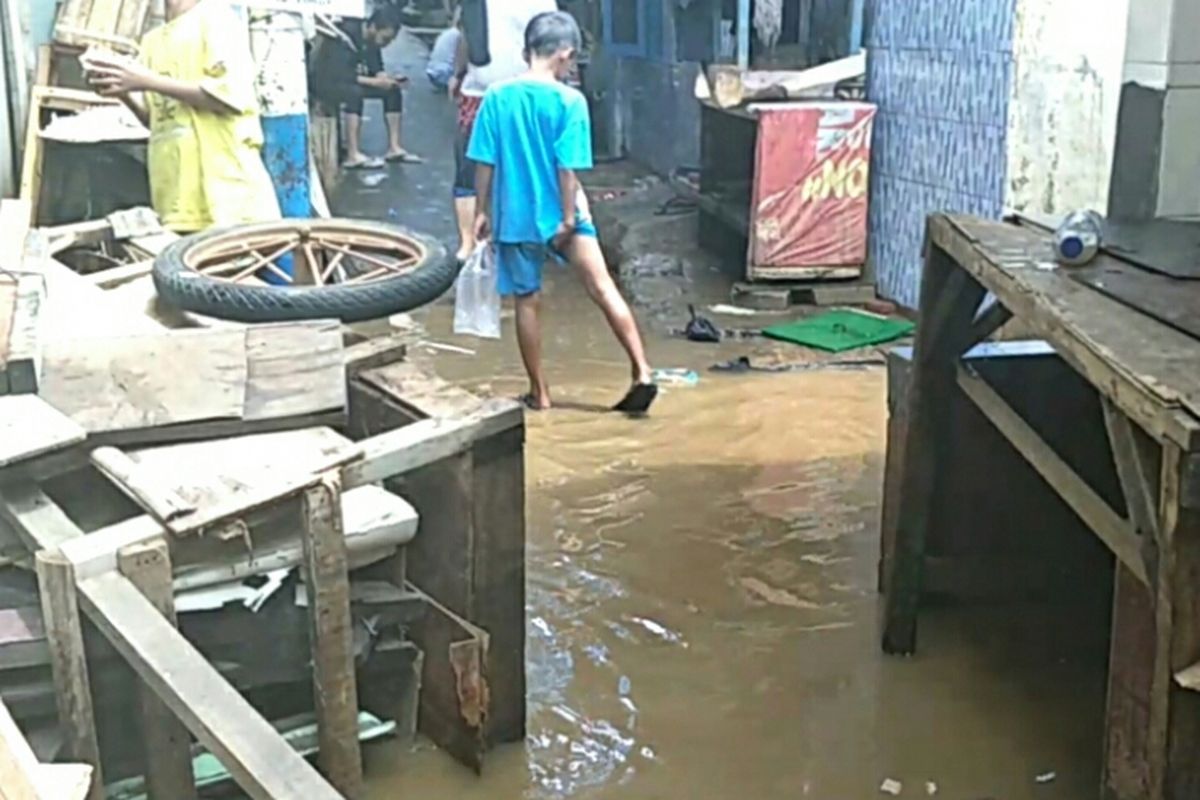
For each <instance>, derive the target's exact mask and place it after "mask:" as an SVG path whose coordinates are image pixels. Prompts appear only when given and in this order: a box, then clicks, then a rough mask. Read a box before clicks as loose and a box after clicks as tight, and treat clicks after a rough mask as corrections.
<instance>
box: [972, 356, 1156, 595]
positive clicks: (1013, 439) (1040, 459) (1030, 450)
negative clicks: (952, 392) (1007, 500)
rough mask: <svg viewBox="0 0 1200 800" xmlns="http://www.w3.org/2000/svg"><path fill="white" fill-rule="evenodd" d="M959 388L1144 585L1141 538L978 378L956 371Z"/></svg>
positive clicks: (1145, 579)
mask: <svg viewBox="0 0 1200 800" xmlns="http://www.w3.org/2000/svg"><path fill="white" fill-rule="evenodd" d="M958 385H959V387H960V388H961V389H962V390H963V393H964V394H966V396H967V397H968V398H970V400H971V401H972V402H973V403H974V404H975V406H976V407H977V408H978V409H979V410H980V411H981V412H982V413H983V415H984V416H985V417H987V418H988V420H989V421H990V422H991V423H992V424H993V425H995V426H996V429H997V430H999V431H1000V432H1001V433H1002V434H1004V437H1005V438H1006V439H1008V441H1009V442H1010V443H1011V444H1012V446H1013V447H1014V448H1016V450H1017V452H1018V453H1020V454H1021V455H1022V456H1024V457H1025V460H1026V461H1028V462H1029V464H1030V466H1032V467H1033V468H1034V469H1035V470H1037V472H1038V474H1039V475H1041V476H1042V477H1043V478H1044V479H1045V480H1046V482H1047V483H1048V484H1050V486H1051V487H1052V488H1053V489H1054V490H1055V491H1056V492H1057V493H1058V494H1059V495H1060V496H1061V497H1062V499H1063V500H1064V501H1065V502H1066V503H1067V505H1069V506H1070V507H1071V509H1072V510H1073V511H1074V512H1075V513H1076V514H1077V515H1078V516H1079V518H1080V519H1081V520H1083V522H1084V523H1085V524H1086V525H1087V526H1088V527H1089V528H1091V529H1092V531H1093V532H1094V533H1095V534H1096V536H1098V537H1099V538H1100V540H1101V541H1103V542H1104V544H1105V545H1106V546H1107V547H1108V549H1109V550H1111V551H1112V552H1113V554H1114V555H1115V556H1116V557H1117V558H1118V559H1119V560H1120V561H1121V563H1122V564H1124V565H1125V566H1126V567H1127V568H1128V569H1129V570H1130V572H1132V573H1133V574H1134V575H1135V576H1136V577H1137V578H1138V580H1141V581H1144V582H1146V581H1148V580H1149V579H1148V576H1147V571H1146V560H1145V557H1144V556H1143V555H1142V540H1141V539H1140V538H1139V537H1138V536H1137V533H1136V532H1135V530H1134V529H1133V528H1132V527H1131V526H1130V525H1129V524H1127V523H1126V522H1125V520H1123V519H1121V517H1120V516H1118V515H1117V513H1116V512H1115V511H1113V510H1112V508H1111V507H1110V506H1109V505H1108V503H1106V502H1104V500H1103V499H1102V498H1101V497H1100V496H1099V495H1098V494H1096V492H1095V491H1093V490H1092V488H1091V487H1090V486H1088V485H1087V483H1086V482H1085V481H1084V480H1083V479H1082V478H1080V477H1079V475H1077V474H1076V472H1075V470H1073V469H1072V468H1071V465H1069V464H1068V463H1067V462H1065V461H1063V460H1062V458H1060V457H1059V455H1058V454H1057V453H1055V452H1054V450H1052V449H1051V448H1050V446H1049V445H1048V444H1046V442H1045V441H1044V440H1043V439H1042V438H1041V437H1040V436H1038V434H1037V432H1036V431H1034V430H1033V428H1031V427H1030V426H1029V424H1028V423H1027V422H1025V420H1023V419H1021V417H1020V416H1019V415H1018V414H1017V412H1015V411H1013V410H1012V408H1011V407H1010V406H1009V405H1008V403H1006V402H1004V399H1003V398H1001V397H1000V395H998V394H997V393H996V391H995V390H994V389H992V388H991V387H990V386H988V385H987V383H985V382H984V381H983V379H982V378H980V377H979V376H977V375H974V374H972V373H969V372H967V371H966V370H965V369H962V368H960V369H959V371H958Z"/></svg>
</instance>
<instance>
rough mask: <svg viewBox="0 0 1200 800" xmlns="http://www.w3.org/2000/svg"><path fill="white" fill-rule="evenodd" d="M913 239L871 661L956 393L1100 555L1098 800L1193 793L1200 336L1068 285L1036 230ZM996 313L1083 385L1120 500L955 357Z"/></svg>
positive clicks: (1197, 745) (940, 232) (909, 633)
mask: <svg viewBox="0 0 1200 800" xmlns="http://www.w3.org/2000/svg"><path fill="white" fill-rule="evenodd" d="M927 240H928V251H927V255H926V262H925V270H924V276H923V283H922V287H921V300H920V312H921V319H920V324H919V326H918V329H917V339H916V344H915V351H914V356H913V369H912V376H911V381H912V383H911V386H910V389H909V394H908V413H909V418H908V431H907V435H906V437H905V441H904V446H903V455H902V457H901V459H900V462H901V463H900V464H899V469H900V476H899V485H900V492H899V496H898V498H897V508H898V511H897V519H896V531H895V545H894V553H893V555H892V558H891V559H890V563H889V564H886V565H885V574H884V575H883V576H882V577H883V583H884V584H885V585H886V586H887V587H888V594H887V601H886V606H885V619H884V631H883V648H884V650H885V651H887V652H889V653H896V654H908V653H912V652H913V651H914V650H915V648H916V643H917V638H916V636H917V612H918V602H919V598H920V594H921V590H922V585H923V580H924V575H923V570H924V563H925V550H926V537H927V534H928V532H929V529H930V527H931V520H932V519H933V512H934V508H935V506H936V505H937V504H938V503H940V502H941V501H942V497H941V493H942V492H943V487H944V486H945V485H946V482H947V477H946V475H945V473H944V471H943V466H944V465H945V464H946V463H947V457H948V454H949V453H950V452H951V448H953V447H955V446H956V445H957V446H963V443H956V442H952V441H951V440H950V437H949V435H948V432H949V428H948V426H947V425H946V424H944V421H945V419H946V415H947V412H948V409H949V407H950V403H951V402H952V399H953V397H954V396H955V394H956V393H957V392H961V393H962V394H963V395H965V396H966V397H967V398H968V399H969V400H970V401H971V402H972V403H973V404H974V405H975V406H976V407H977V408H978V409H979V411H980V412H982V414H983V416H984V417H986V418H987V419H988V420H989V421H990V422H991V423H992V425H994V426H995V428H996V429H997V430H998V431H999V432H1000V433H1001V434H1003V436H1004V438H1006V439H1007V440H1008V441H1009V442H1010V443H1011V444H1012V446H1013V447H1014V448H1015V449H1016V451H1017V452H1019V453H1020V454H1021V455H1022V456H1024V458H1025V459H1026V460H1027V461H1028V462H1029V463H1030V465H1031V466H1032V467H1033V468H1034V469H1035V470H1036V471H1037V472H1038V473H1039V474H1040V475H1041V477H1042V479H1043V480H1044V481H1045V482H1046V483H1047V484H1048V485H1049V486H1050V487H1051V488H1053V489H1054V491H1055V492H1056V493H1057V494H1058V495H1059V496H1060V497H1061V498H1062V500H1063V501H1064V502H1065V503H1066V504H1067V506H1069V507H1070V509H1071V510H1072V511H1074V513H1075V514H1076V515H1077V516H1078V517H1079V519H1080V520H1082V522H1083V523H1084V524H1086V526H1087V527H1088V529H1090V530H1091V532H1092V533H1094V534H1095V536H1096V537H1098V538H1099V540H1100V541H1102V542H1103V543H1104V545H1105V546H1106V547H1107V548H1108V549H1109V550H1110V551H1111V552H1112V554H1113V556H1114V557H1115V561H1116V590H1115V600H1114V612H1113V627H1112V645H1111V653H1112V656H1111V660H1110V664H1109V685H1108V708H1107V711H1106V730H1105V765H1104V777H1103V782H1104V791H1105V792H1106V795H1105V796H1106V797H1112V798H1117V799H1118V800H1125V799H1126V798H1128V799H1129V800H1133V798H1138V800H1186V799H1189V798H1195V797H1200V759H1197V758H1196V753H1197V752H1200V694H1198V693H1197V690H1200V666H1197V665H1198V662H1200V340H1197V339H1194V338H1192V337H1191V336H1189V335H1187V334H1186V333H1183V332H1181V331H1180V330H1177V329H1175V328H1173V327H1171V326H1168V325H1166V324H1163V323H1161V322H1159V321H1158V320H1156V319H1154V318H1152V317H1150V316H1148V315H1146V314H1143V313H1141V312H1139V311H1137V310H1135V309H1134V308H1132V307H1129V306H1126V305H1123V304H1122V303H1120V302H1117V301H1116V300H1113V299H1110V298H1109V297H1107V296H1105V295H1103V294H1101V293H1100V292H1098V291H1096V290H1094V289H1092V288H1090V287H1088V286H1085V285H1083V284H1081V283H1080V282H1078V281H1075V280H1074V279H1073V278H1072V277H1071V276H1070V275H1069V273H1068V271H1067V270H1066V269H1063V268H1057V267H1056V265H1055V264H1054V256H1053V252H1052V249H1051V246H1050V241H1049V237H1048V236H1047V234H1046V233H1045V232H1044V231H1041V230H1038V229H1034V228H1030V227H1021V226H1017V225H1013V224H1007V223H1001V222H992V221H984V220H979V219H974V218H969V217H961V216H950V215H942V214H937V215H933V216H931V217H930V219H929V222H928V235H927ZM1099 259H1100V261H1099V262H1098V263H1099V265H1100V266H1103V264H1104V262H1105V261H1106V260H1112V259H1113V257H1112V256H1110V255H1107V254H1102V255H1101V256H1099ZM988 296H990V297H992V298H994V300H995V302H994V303H992V302H987V303H985V297H988ZM1012 317H1015V318H1016V319H1017V320H1019V321H1020V322H1021V323H1022V324H1023V325H1024V326H1025V327H1026V328H1028V329H1030V330H1032V331H1033V332H1034V333H1035V334H1036V335H1037V336H1039V337H1042V338H1043V339H1045V341H1046V342H1048V343H1049V344H1050V345H1051V346H1052V347H1053V348H1054V350H1055V351H1056V352H1057V354H1058V355H1059V356H1060V357H1061V358H1062V359H1063V361H1065V362H1066V363H1067V364H1068V365H1070V366H1071V367H1072V368H1073V369H1074V370H1075V371H1076V372H1077V373H1078V374H1079V375H1080V376H1082V377H1083V379H1085V380H1086V381H1087V382H1088V383H1090V384H1091V385H1092V386H1093V387H1094V388H1095V391H1096V393H1097V394H1098V396H1099V400H1100V402H1101V403H1102V406H1103V416H1102V418H1103V420H1104V423H1103V425H1099V424H1098V425H1097V426H1096V430H1095V435H1096V436H1098V437H1104V438H1106V439H1107V441H1108V450H1109V451H1110V452H1111V457H1112V461H1113V464H1114V465H1115V470H1116V474H1117V477H1118V479H1119V485H1120V488H1121V492H1120V494H1121V495H1123V497H1121V498H1119V499H1120V500H1123V503H1122V502H1117V503H1115V504H1114V503H1110V502H1107V501H1106V500H1105V499H1104V498H1103V497H1102V496H1101V494H1100V493H1099V492H1098V491H1097V490H1096V488H1095V487H1094V486H1093V485H1092V484H1091V483H1089V481H1087V480H1085V479H1084V478H1082V477H1080V472H1081V465H1079V464H1077V463H1071V461H1069V460H1068V459H1066V458H1064V457H1063V456H1062V454H1060V453H1058V452H1056V451H1055V449H1054V448H1052V447H1051V446H1050V445H1049V444H1047V442H1046V439H1045V438H1044V437H1043V436H1041V435H1039V433H1038V432H1037V430H1036V429H1035V428H1034V427H1033V426H1032V425H1031V424H1030V423H1029V422H1028V421H1027V420H1026V419H1024V418H1023V417H1022V416H1021V415H1020V414H1019V413H1017V411H1015V410H1014V408H1013V407H1012V405H1011V404H1010V403H1009V402H1008V400H1006V398H1005V397H1004V396H1003V395H1002V394H1001V393H1000V392H998V391H997V390H996V388H994V387H993V386H992V385H990V384H989V383H988V382H987V381H986V380H984V379H983V378H981V377H980V375H979V374H978V373H977V372H976V371H974V370H973V369H971V367H970V366H969V362H964V361H963V360H962V355H963V353H965V352H966V351H968V350H969V349H970V348H971V347H973V346H974V345H975V344H977V343H978V342H980V341H983V340H984V339H986V338H987V337H988V336H989V335H991V334H992V333H994V332H995V331H996V330H997V329H998V328H999V327H1000V326H1001V325H1002V324H1004V323H1005V322H1006V321H1008V320H1009V319H1010V318H1012ZM1074 422H1075V421H1074V420H1062V422H1061V424H1073V423H1074Z"/></svg>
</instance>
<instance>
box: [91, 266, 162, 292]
mask: <svg viewBox="0 0 1200 800" xmlns="http://www.w3.org/2000/svg"><path fill="white" fill-rule="evenodd" d="M153 271H154V262H153V261H136V262H134V263H132V264H125V265H123V266H120V267H113V268H112V269H106V270H102V271H100V272H93V273H91V274H89V275H84V276H83V278H84V280H86V281H87V282H88V283H91V284H94V285H95V286H97V287H99V288H101V289H112V288H115V287H117V286H120V285H122V284H125V283H129V282H130V281H135V280H137V279H138V278H144V277H146V276H147V275H149V274H150V273H152V272H153Z"/></svg>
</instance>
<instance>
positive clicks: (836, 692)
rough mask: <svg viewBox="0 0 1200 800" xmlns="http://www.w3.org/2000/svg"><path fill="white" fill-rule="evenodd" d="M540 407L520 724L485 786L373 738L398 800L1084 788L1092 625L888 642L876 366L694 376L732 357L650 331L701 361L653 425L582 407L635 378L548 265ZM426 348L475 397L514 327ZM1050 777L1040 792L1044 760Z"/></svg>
mask: <svg viewBox="0 0 1200 800" xmlns="http://www.w3.org/2000/svg"><path fill="white" fill-rule="evenodd" d="M546 305H547V309H548V311H547V335H546V338H547V344H546V350H547V353H546V355H547V359H548V360H549V362H550V364H551V376H552V379H553V381H554V388H555V391H556V393H557V394H556V399H557V400H558V401H559V402H560V403H561V404H562V405H563V406H564V407H563V408H560V409H557V410H555V411H552V412H549V413H543V414H535V415H530V417H529V436H528V444H527V465H528V494H529V496H528V520H529V544H528V587H527V590H528V616H527V621H528V647H527V664H528V676H529V725H528V728H529V731H528V738H527V741H526V742H525V743H524V745H513V746H510V747H506V748H502V749H500V750H498V751H496V752H494V753H492V754H491V755H490V756H489V759H488V762H487V766H486V771H485V774H484V776H483V777H482V778H477V777H476V776H474V775H473V774H471V773H469V772H468V771H466V770H465V769H463V768H461V767H459V766H458V765H456V764H455V763H454V762H453V761H452V760H451V759H450V758H449V757H447V756H445V755H444V754H442V753H439V752H438V751H436V750H435V749H433V748H432V747H429V746H428V745H424V746H418V747H417V748H416V749H415V750H414V751H412V752H407V751H406V752H403V753H397V749H398V746H397V745H395V744H392V745H383V746H376V747H373V748H372V749H371V750H370V751H369V776H370V781H371V791H370V798H372V800H385V799H386V800H390V799H391V798H412V797H435V798H463V799H464V800H468V799H471V798H630V800H649V799H650V798H698V799H701V800H706V799H707V798H713V799H714V800H717V799H720V798H730V799H732V800H749V798H755V799H757V798H817V799H819V800H858V798H873V797H879V796H881V795H880V784H881V783H882V782H883V780H884V779H885V778H892V779H894V780H897V781H900V782H901V784H902V785H903V793H902V795H901V796H903V797H925V796H928V795H927V792H928V790H929V789H930V788H933V787H930V786H927V782H932V783H933V784H936V790H937V794H938V796H939V797H948V798H956V799H958V800H984V799H985V798H993V799H994V800H1026V799H1027V798H1028V799H1030V800H1033V799H1034V798H1037V799H1039V800H1041V799H1043V798H1044V799H1046V800H1049V799H1050V798H1058V799H1060V800H1084V799H1085V798H1087V799H1088V800H1090V799H1091V798H1094V797H1096V796H1097V794H1098V792H1097V786H1098V774H1099V750H1100V712H1101V707H1102V703H1103V670H1102V659H1103V655H1104V650H1103V631H1102V629H1100V627H1099V625H1090V624H1089V625H1083V626H1081V625H1080V624H1079V622H1078V620H1077V619H1075V618H1074V616H1073V615H1071V614H1066V613H1059V612H1053V613H1052V612H1050V611H1047V610H1046V609H1043V608H1040V607H1030V608H1012V607H1006V608H996V609H986V610H981V609H942V610H936V609H935V610H931V611H928V612H926V613H925V614H924V616H923V618H922V639H921V649H920V652H919V654H918V655H917V656H916V657H915V658H912V659H894V658H887V657H885V656H883V655H882V654H881V653H880V650H879V646H878V632H877V631H878V625H877V616H878V597H877V594H876V591H875V570H876V561H877V558H878V536H879V533H878V528H879V524H878V521H879V502H880V487H881V481H882V463H883V452H884V434H885V422H886V404H885V388H886V387H885V373H884V371H883V370H882V369H881V368H878V367H876V368H870V369H865V370H853V371H851V370H841V371H837V370H821V371H804V372H793V373H786V374H772V375H737V376H730V375H719V374H715V373H710V372H706V371H703V368H704V367H705V366H707V365H708V364H710V363H712V362H713V361H715V360H720V358H725V357H728V355H729V353H728V352H727V351H728V348H726V347H724V346H722V348H716V347H713V346H702V345H691V344H687V343H684V342H680V341H678V340H668V339H667V338H665V337H664V336H661V335H651V337H650V338H651V345H652V350H653V355H654V358H655V362H656V364H658V365H660V366H671V367H675V366H684V367H692V368H697V369H698V370H701V374H700V383H699V384H698V385H697V386H695V387H691V388H670V389H668V390H667V391H666V392H665V394H664V396H663V397H662V398H661V401H660V403H659V405H658V406H657V407H656V408H655V413H654V414H653V416H652V417H651V418H649V419H646V420H628V419H624V418H621V417H619V416H616V415H612V414H605V413H597V410H596V408H595V407H594V406H596V405H597V404H609V403H611V402H612V401H614V400H615V399H616V398H617V396H618V395H619V394H620V392H621V390H622V389H623V385H624V382H625V380H626V379H627V378H626V376H627V368H626V367H625V365H624V363H623V360H622V358H621V354H620V352H619V350H618V349H617V347H616V345H615V343H613V341H612V340H611V338H610V336H609V334H608V332H607V328H606V327H605V326H604V324H603V320H602V318H601V317H600V315H599V314H598V313H597V312H596V311H595V310H594V309H592V308H591V307H590V306H589V305H588V304H587V303H586V300H585V298H584V297H583V295H582V292H581V291H580V289H579V286H578V283H577V282H576V281H574V280H573V279H572V277H571V276H570V275H567V274H555V275H554V276H553V278H552V284H551V290H550V292H549V293H548V297H547V300H546ZM449 318H450V315H449V313H448V309H446V308H444V307H439V308H437V309H435V310H434V311H433V312H432V313H431V314H429V315H428V318H427V319H425V320H424V321H425V323H426V324H427V325H428V328H429V337H430V339H431V340H436V341H438V342H443V343H452V344H455V345H458V346H463V347H468V348H472V349H476V350H477V351H478V352H477V354H476V355H474V356H467V355H461V354H454V353H447V352H445V351H437V350H432V349H428V348H418V353H419V354H421V355H420V356H419V357H421V358H423V359H424V360H426V361H428V362H429V363H430V364H431V365H432V366H433V368H434V369H436V371H438V372H439V373H440V374H442V375H443V376H445V377H447V378H450V379H452V380H455V381H457V382H460V383H462V384H464V385H467V386H469V387H471V388H473V389H476V390H479V391H482V392H489V393H496V394H516V393H517V392H519V391H521V390H523V388H524V387H523V381H522V378H521V375H522V373H521V370H520V367H519V362H518V361H517V357H516V351H515V343H514V341H513V336H512V331H511V329H510V324H511V320H506V323H505V340H504V341H502V342H499V343H483V344H480V343H479V342H478V341H476V340H469V339H457V338H455V337H452V336H451V335H450V334H449V328H450V321H449ZM1048 773H1053V774H1054V775H1053V779H1052V780H1049V781H1048V782H1044V783H1039V782H1038V780H1037V778H1038V776H1043V779H1045V776H1046V775H1047V774H1048Z"/></svg>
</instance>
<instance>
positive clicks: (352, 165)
mask: <svg viewBox="0 0 1200 800" xmlns="http://www.w3.org/2000/svg"><path fill="white" fill-rule="evenodd" d="M383 164H384V162H383V161H381V160H379V159H378V158H362V159H360V160H358V161H347V162H346V163H344V164H342V166H343V167H344V168H345V169H379V168H380V167H382V166H383Z"/></svg>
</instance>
